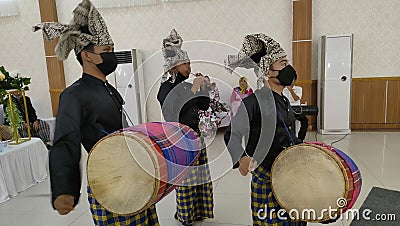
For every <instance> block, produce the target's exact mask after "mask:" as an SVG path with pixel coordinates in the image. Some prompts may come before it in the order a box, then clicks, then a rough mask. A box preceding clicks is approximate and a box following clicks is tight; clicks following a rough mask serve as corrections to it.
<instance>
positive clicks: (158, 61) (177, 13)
mask: <svg viewBox="0 0 400 226" xmlns="http://www.w3.org/2000/svg"><path fill="white" fill-rule="evenodd" d="M79 2H80V0H70V1H63V0H57V9H58V16H59V21H60V22H64V23H65V22H68V21H69V20H70V19H71V15H72V14H71V12H72V10H73V8H74V7H75V6H76V5H77V4H78V3H79ZM99 10H100V12H101V13H102V15H103V17H104V19H105V21H106V23H107V25H108V28H109V30H110V33H111V35H112V37H113V40H114V43H115V46H116V49H117V50H118V49H129V48H137V49H142V50H144V58H145V59H147V61H146V63H145V64H144V65H143V68H144V77H145V90H146V96H147V97H148V101H147V106H146V107H147V112H148V114H147V116H148V120H149V121H155V120H160V119H161V113H160V107H159V104H158V102H157V100H156V94H157V91H158V87H159V80H158V79H159V77H160V76H161V74H162V64H163V59H162V57H161V56H160V55H159V54H156V55H155V56H153V57H152V58H151V59H149V58H150V56H152V55H154V54H155V53H157V52H158V51H159V50H160V49H161V44H162V39H163V38H164V37H166V36H167V35H168V34H169V32H170V30H171V29H172V28H176V29H177V31H178V32H179V33H180V35H181V36H182V38H183V39H184V41H185V42H189V41H194V40H210V41H211V42H200V43H199V42H197V43H196V42H195V43H192V42H191V43H185V44H184V46H183V48H184V49H186V50H187V51H188V53H189V56H190V57H191V58H192V60H210V61H214V63H219V64H222V65H223V62H224V59H225V57H226V54H228V53H229V54H236V53H237V51H238V50H237V49H235V48H240V47H241V44H242V41H243V38H244V35H245V34H249V33H257V32H263V33H266V34H269V35H270V36H272V37H273V38H275V39H276V40H277V41H279V42H280V43H281V45H282V46H283V48H284V49H285V50H286V51H287V53H288V54H289V58H291V40H292V16H291V12H292V2H291V1H282V0H268V4H266V1H265V0H234V1H233V0H205V1H196V2H194V1H188V2H169V3H163V4H158V5H154V6H144V7H129V8H112V9H99ZM215 42H220V43H215ZM230 46H232V47H230ZM216 49H218V53H217V52H216ZM71 56H72V55H71ZM71 56H70V59H69V60H68V61H66V62H65V64H64V65H65V72H66V81H67V85H69V84H71V83H72V82H73V81H74V80H76V79H77V78H78V77H79V76H80V73H81V72H80V68H79V66H78V64H77V63H76V61H75V60H74V59H73V57H71ZM192 71H193V72H202V73H205V74H207V75H209V76H210V77H212V80H214V81H217V83H218V86H219V87H220V89H222V93H223V94H225V95H227V96H229V95H230V92H231V87H232V86H236V85H237V77H236V76H232V75H229V74H227V73H226V71H225V70H224V69H223V67H222V66H216V65H215V64H214V65H213V64H209V63H208V64H205V63H193V65H192ZM248 75H249V76H250V81H252V83H253V84H252V85H253V86H255V79H254V82H253V80H252V78H251V76H253V74H252V73H248ZM253 78H254V76H253ZM222 81H224V82H225V84H224V83H222Z"/></svg>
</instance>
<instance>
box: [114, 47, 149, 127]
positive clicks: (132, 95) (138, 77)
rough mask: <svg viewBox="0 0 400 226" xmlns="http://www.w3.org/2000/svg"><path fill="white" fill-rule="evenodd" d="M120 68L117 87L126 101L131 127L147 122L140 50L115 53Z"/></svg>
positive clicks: (116, 79) (116, 71)
mask: <svg viewBox="0 0 400 226" xmlns="http://www.w3.org/2000/svg"><path fill="white" fill-rule="evenodd" d="M115 55H116V57H117V61H118V67H117V69H116V70H115V85H116V88H117V90H118V92H119V93H120V94H121V95H122V97H123V98H124V100H125V105H124V110H125V114H126V115H127V121H128V124H129V125H130V126H132V124H133V125H138V124H142V123H145V122H146V120H147V119H146V111H145V107H144V103H145V94H144V79H143V68H142V53H141V51H139V50H136V49H132V50H119V51H115Z"/></svg>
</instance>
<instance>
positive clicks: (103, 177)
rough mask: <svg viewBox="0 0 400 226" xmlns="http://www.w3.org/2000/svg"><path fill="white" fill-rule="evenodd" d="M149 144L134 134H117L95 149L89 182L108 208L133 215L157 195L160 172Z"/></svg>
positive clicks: (149, 203)
mask: <svg viewBox="0 0 400 226" xmlns="http://www.w3.org/2000/svg"><path fill="white" fill-rule="evenodd" d="M158 169H159V168H158V167H157V157H156V156H155V154H154V152H153V151H152V150H151V148H150V145H149V144H147V143H146V142H144V140H143V139H142V138H139V137H137V136H134V133H130V134H125V133H115V134H112V135H109V136H107V137H104V138H103V139H101V140H100V141H99V142H97V144H96V145H95V146H94V147H93V148H92V151H91V152H90V154H89V157H88V162H87V176H88V183H89V186H90V188H91V190H92V193H93V196H94V197H95V199H96V200H97V201H98V202H99V203H100V205H102V206H103V207H104V208H105V209H107V210H108V211H110V212H112V213H115V214H119V215H132V214H136V213H138V212H141V211H143V210H144V209H146V208H148V207H149V206H150V205H151V204H153V203H152V199H153V198H154V197H155V196H156V195H157V191H158V187H159V183H160V182H159V181H158V180H157V179H156V178H159V176H160V175H159V174H160V173H159V171H158Z"/></svg>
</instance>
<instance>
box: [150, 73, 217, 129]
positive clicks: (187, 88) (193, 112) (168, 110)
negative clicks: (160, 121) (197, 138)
mask: <svg viewBox="0 0 400 226" xmlns="http://www.w3.org/2000/svg"><path fill="white" fill-rule="evenodd" d="M191 89H192V84H191V83H188V82H184V78H181V77H180V76H177V78H176V80H175V82H173V83H172V82H171V79H169V80H168V81H165V82H164V83H162V84H161V86H160V89H159V91H158V94H157V100H158V101H159V102H160V105H161V109H162V113H163V116H164V119H165V120H166V121H167V122H179V123H182V124H184V125H187V126H189V127H190V128H192V129H193V130H194V131H196V132H200V131H199V121H200V119H199V110H207V109H208V108H209V106H210V97H209V96H208V94H207V95H201V94H197V95H195V94H193V92H192V91H191Z"/></svg>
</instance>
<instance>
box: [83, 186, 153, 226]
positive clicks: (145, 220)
mask: <svg viewBox="0 0 400 226" xmlns="http://www.w3.org/2000/svg"><path fill="white" fill-rule="evenodd" d="M87 192H88V200H89V204H90V212H92V216H93V221H94V224H95V225H98V226H106V225H115V226H125V225H137V226H159V225H160V224H159V223H158V217H157V212H156V207H155V206H154V205H153V206H151V207H150V208H148V209H147V210H145V211H143V212H141V213H140V214H137V215H133V216H121V215H117V214H113V213H111V212H109V211H107V210H106V209H104V208H103V207H102V206H101V205H100V204H99V203H98V202H97V201H96V199H95V198H94V197H93V194H92V191H91V190H90V187H89V186H88V187H87Z"/></svg>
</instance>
